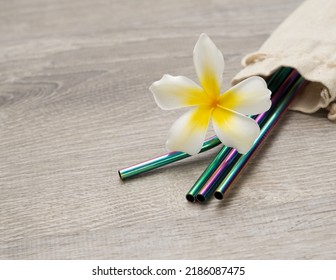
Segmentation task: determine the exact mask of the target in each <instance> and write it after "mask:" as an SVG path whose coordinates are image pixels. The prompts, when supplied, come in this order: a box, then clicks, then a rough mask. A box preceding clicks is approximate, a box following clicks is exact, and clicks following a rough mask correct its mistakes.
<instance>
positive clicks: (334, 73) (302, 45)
mask: <svg viewBox="0 0 336 280" xmlns="http://www.w3.org/2000/svg"><path fill="white" fill-rule="evenodd" d="M242 64H243V66H244V67H245V68H244V69H243V70H242V71H241V72H239V73H238V74H237V75H236V76H235V77H234V79H233V81H232V83H233V84H236V83H238V82H239V81H241V80H243V79H245V78H247V77H249V76H254V75H260V76H269V75H270V74H272V73H273V72H275V70H277V69H278V68H279V67H281V66H287V67H292V68H295V69H296V70H297V71H298V72H299V73H300V74H301V75H302V76H303V77H304V78H305V79H306V80H308V81H311V83H309V85H308V86H306V88H305V90H304V91H303V92H302V93H301V94H300V95H299V96H298V97H297V98H296V100H295V102H294V103H293V105H292V106H291V109H293V110H298V111H301V112H304V113H313V112H316V111H317V110H318V109H320V108H325V109H327V110H328V111H329V113H328V118H329V119H330V120H336V1H335V0H308V1H305V2H304V3H303V4H301V5H300V6H299V7H298V8H297V9H296V10H295V11H294V12H293V13H292V14H291V15H290V16H289V17H288V18H287V19H286V20H285V21H284V22H283V23H282V24H281V25H280V26H279V27H278V28H277V29H276V30H275V31H274V32H273V34H272V35H271V36H270V37H269V38H268V39H267V40H266V42H265V43H264V44H263V45H262V46H261V48H260V49H259V51H257V52H255V53H251V54H249V55H247V56H246V57H245V58H244V59H243V61H242Z"/></svg>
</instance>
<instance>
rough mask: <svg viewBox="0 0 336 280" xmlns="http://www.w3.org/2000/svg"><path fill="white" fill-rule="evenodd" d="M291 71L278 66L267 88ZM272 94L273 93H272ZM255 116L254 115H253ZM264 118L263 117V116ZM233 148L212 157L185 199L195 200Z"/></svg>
mask: <svg viewBox="0 0 336 280" xmlns="http://www.w3.org/2000/svg"><path fill="white" fill-rule="evenodd" d="M290 72H291V68H279V69H278V70H277V71H276V72H274V73H273V74H272V75H271V78H270V79H269V80H268V81H267V85H268V87H269V89H270V90H271V91H272V93H273V92H274V91H276V90H277V89H278V87H279V86H280V85H281V84H282V83H283V81H284V80H285V79H286V78H287V76H288V74H289V73H290ZM272 95H273V94H272ZM254 118H256V116H255V117H254ZM263 119H264V118H263ZM232 151H233V149H232V148H229V147H226V146H224V147H223V148H222V149H221V150H220V151H219V153H218V154H217V156H216V157H215V158H214V159H213V161H212V162H211V163H210V164H209V166H208V167H207V168H206V169H205V170H204V172H203V173H202V175H201V176H200V177H199V178H198V180H197V181H196V182H195V184H194V185H193V186H192V187H191V189H190V190H189V192H188V193H187V194H186V199H187V200H188V201H190V202H195V201H196V196H197V195H198V193H199V192H200V190H201V189H202V188H203V186H204V185H205V183H206V182H207V181H208V179H209V178H210V177H211V176H212V174H213V173H214V171H215V170H216V169H217V168H218V166H219V165H220V164H221V163H222V162H223V161H224V160H225V159H226V158H227V157H230V160H233V159H234V158H235V156H236V155H234V157H232V155H231V153H232ZM208 196H210V193H209V194H207V195H206V197H205V198H204V200H205V199H207V198H208Z"/></svg>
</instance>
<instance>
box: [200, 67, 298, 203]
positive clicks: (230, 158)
mask: <svg viewBox="0 0 336 280" xmlns="http://www.w3.org/2000/svg"><path fill="white" fill-rule="evenodd" d="M287 69H288V70H289V72H290V74H289V75H288V76H286V75H285V76H284V78H285V80H281V81H280V82H281V83H280V87H279V88H278V89H277V90H276V91H275V93H274V95H273V96H272V107H271V109H270V110H269V111H267V112H265V113H262V114H260V115H258V116H257V118H256V121H257V122H258V124H259V125H260V126H261V127H262V126H263V124H264V123H265V122H266V121H267V120H268V119H269V118H270V117H271V116H272V114H273V112H274V110H275V109H276V108H277V106H278V103H279V100H280V99H281V97H282V96H283V94H284V92H287V91H288V90H289V89H290V88H291V87H292V86H293V84H294V83H295V81H296V80H297V79H298V78H299V77H300V75H299V74H298V73H297V72H296V71H294V70H293V71H291V69H290V68H287ZM259 137H261V135H259ZM241 156H242V155H241V154H239V153H238V152H237V150H235V149H234V150H232V151H231V152H230V153H229V154H228V155H227V156H226V158H225V159H224V160H223V161H222V162H221V163H220V165H219V166H218V167H217V168H216V170H214V171H213V173H212V175H211V176H210V178H209V179H208V180H207V181H206V183H204V185H203V187H202V188H201V189H200V191H199V192H198V194H197V200H198V201H200V202H204V201H205V200H206V199H208V198H209V197H210V196H211V195H212V194H213V192H214V191H215V189H216V188H217V187H218V185H219V183H220V182H221V181H222V179H223V178H224V177H225V176H226V174H227V173H228V172H229V171H230V167H231V166H232V165H233V164H235V162H236V161H237V160H239V158H240V157H241Z"/></svg>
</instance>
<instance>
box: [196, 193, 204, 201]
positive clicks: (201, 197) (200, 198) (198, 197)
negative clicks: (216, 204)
mask: <svg viewBox="0 0 336 280" xmlns="http://www.w3.org/2000/svg"><path fill="white" fill-rule="evenodd" d="M196 198H197V200H198V201H199V202H204V201H205V197H204V195H202V194H198V195H197V197H196Z"/></svg>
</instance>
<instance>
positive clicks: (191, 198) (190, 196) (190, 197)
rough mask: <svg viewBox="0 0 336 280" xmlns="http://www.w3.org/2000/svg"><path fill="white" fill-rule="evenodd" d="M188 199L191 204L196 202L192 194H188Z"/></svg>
mask: <svg viewBox="0 0 336 280" xmlns="http://www.w3.org/2000/svg"><path fill="white" fill-rule="evenodd" d="M186 199H187V200H188V201H189V202H195V197H194V196H193V195H192V194H190V193H188V194H187V195H186Z"/></svg>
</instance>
